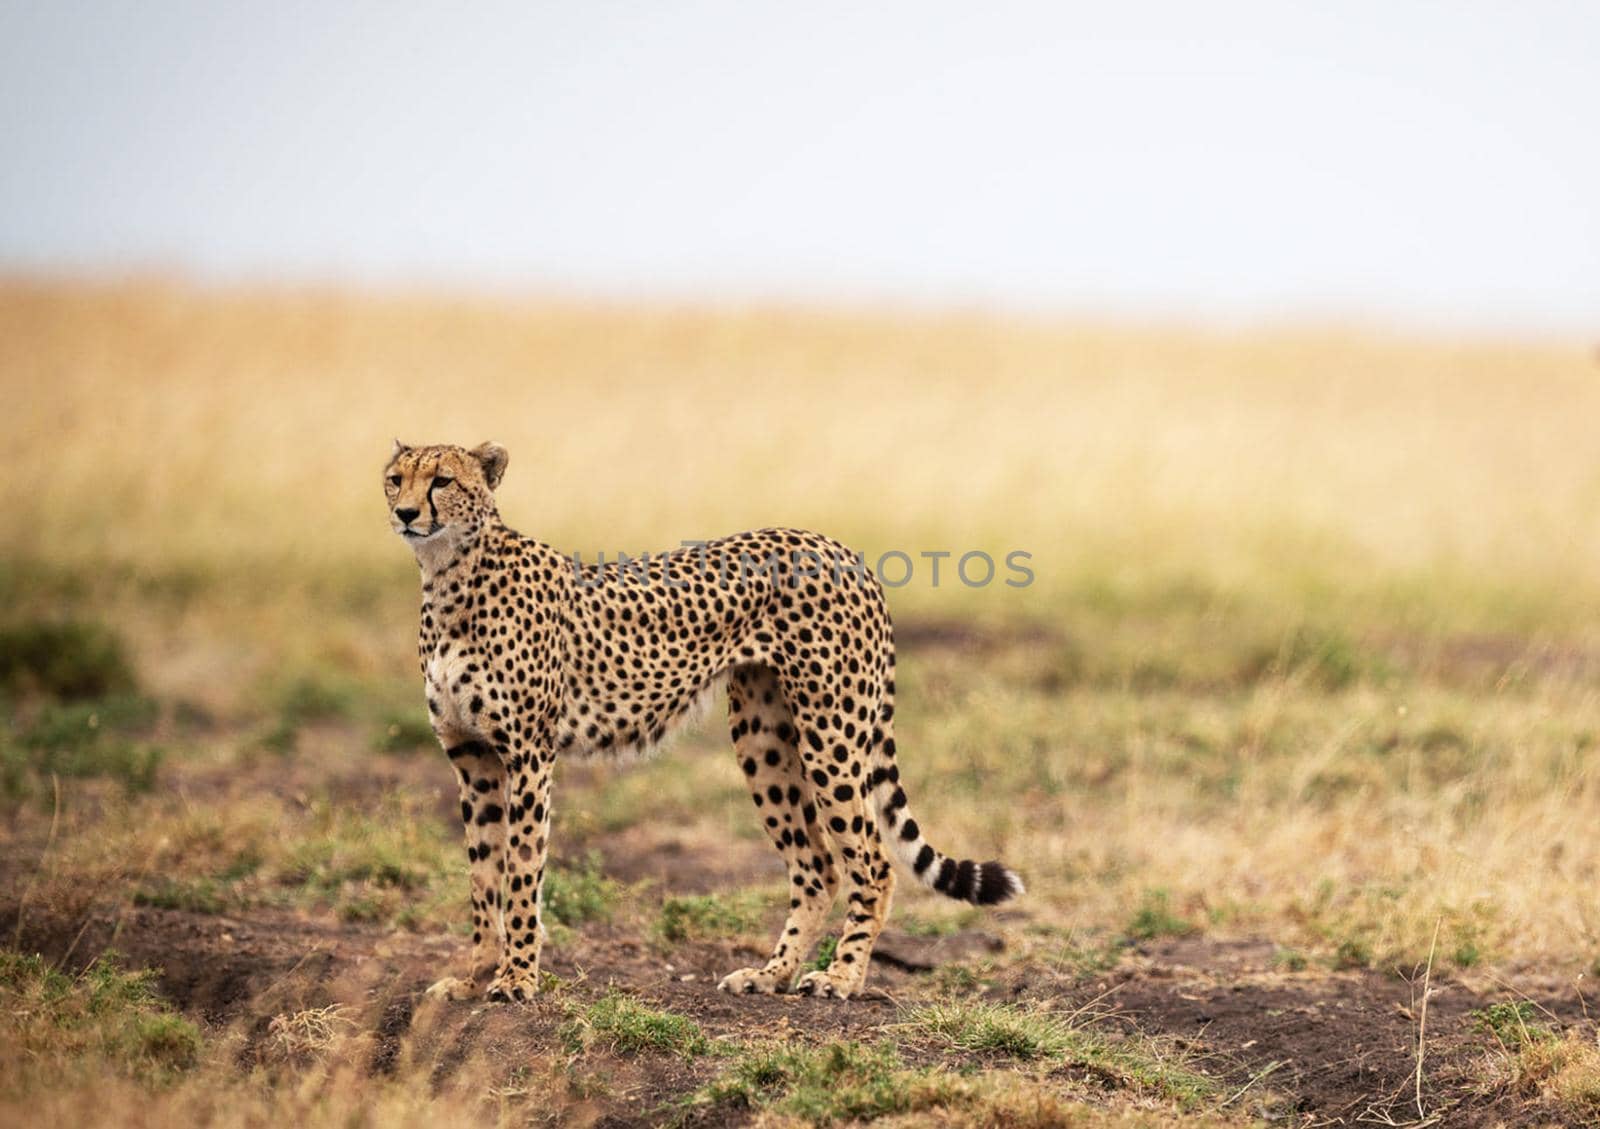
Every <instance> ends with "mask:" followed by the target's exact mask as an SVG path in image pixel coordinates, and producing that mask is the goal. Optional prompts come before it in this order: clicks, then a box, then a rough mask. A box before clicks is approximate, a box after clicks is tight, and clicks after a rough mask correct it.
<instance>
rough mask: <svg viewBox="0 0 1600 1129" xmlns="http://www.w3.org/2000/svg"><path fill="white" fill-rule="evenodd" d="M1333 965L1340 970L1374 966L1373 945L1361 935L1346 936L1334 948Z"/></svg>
mask: <svg viewBox="0 0 1600 1129" xmlns="http://www.w3.org/2000/svg"><path fill="white" fill-rule="evenodd" d="M1333 967H1334V968H1336V969H1338V970H1340V971H1347V970H1351V969H1358V968H1371V967H1372V946H1371V945H1369V944H1367V942H1365V941H1363V940H1362V939H1361V938H1359V937H1346V938H1345V939H1344V940H1342V941H1340V942H1339V945H1338V947H1337V948H1335V949H1334V950H1333Z"/></svg>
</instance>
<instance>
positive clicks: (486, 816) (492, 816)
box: [478, 804, 506, 827]
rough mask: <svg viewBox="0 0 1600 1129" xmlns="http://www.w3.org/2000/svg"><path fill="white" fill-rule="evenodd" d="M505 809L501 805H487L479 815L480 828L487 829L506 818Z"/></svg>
mask: <svg viewBox="0 0 1600 1129" xmlns="http://www.w3.org/2000/svg"><path fill="white" fill-rule="evenodd" d="M505 814H506V813H505V809H504V808H502V807H501V806H500V805H499V804H485V805H484V806H483V810H482V811H481V812H479V813H478V826H479V827H485V826H487V825H488V824H491V823H499V822H500V821H501V820H502V819H504V818H505Z"/></svg>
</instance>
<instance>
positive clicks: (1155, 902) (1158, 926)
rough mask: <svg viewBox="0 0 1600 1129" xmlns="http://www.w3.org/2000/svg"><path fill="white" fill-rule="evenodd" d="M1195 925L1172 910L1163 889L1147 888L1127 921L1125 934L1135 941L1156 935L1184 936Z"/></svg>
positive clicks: (1191, 931)
mask: <svg viewBox="0 0 1600 1129" xmlns="http://www.w3.org/2000/svg"><path fill="white" fill-rule="evenodd" d="M1194 932H1196V929H1195V926H1194V925H1193V924H1192V923H1190V922H1188V921H1185V920H1184V919H1183V918H1181V917H1179V916H1178V915H1177V914H1175V913H1173V912H1172V909H1171V907H1170V904H1169V899H1168V896H1167V892H1166V891H1165V890H1147V891H1145V895H1144V900H1143V901H1142V902H1140V904H1139V908H1138V910H1136V911H1135V912H1134V915H1133V918H1132V919H1131V920H1130V921H1129V922H1128V926H1127V934H1128V936H1129V937H1131V938H1133V939H1134V940H1136V941H1149V940H1153V939H1155V938H1157V937H1186V936H1188V935H1189V934H1191V933H1194Z"/></svg>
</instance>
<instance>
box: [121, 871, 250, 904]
mask: <svg viewBox="0 0 1600 1129" xmlns="http://www.w3.org/2000/svg"><path fill="white" fill-rule="evenodd" d="M133 904H134V905H138V906H154V907H155V908H157V909H179V910H187V911H189V912H190V913H222V912H223V911H224V910H225V909H227V908H228V892H227V890H226V889H225V888H224V887H223V886H222V885H221V884H220V883H218V882H217V881H216V880H215V879H212V878H172V877H167V876H163V877H161V878H154V879H151V880H150V881H149V882H147V883H145V885H143V886H141V887H140V888H139V889H137V890H135V891H134V892H133Z"/></svg>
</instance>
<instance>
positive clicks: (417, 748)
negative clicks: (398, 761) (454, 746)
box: [372, 713, 439, 754]
mask: <svg viewBox="0 0 1600 1129" xmlns="http://www.w3.org/2000/svg"><path fill="white" fill-rule="evenodd" d="M438 745H439V742H438V740H437V739H436V738H435V737H434V735H433V726H431V725H429V724H428V719H427V718H426V717H423V716H418V715H417V714H416V713H392V714H389V715H388V716H387V717H384V718H382V719H381V720H380V721H379V723H378V733H377V735H376V736H375V737H374V738H373V741H372V747H373V748H374V749H376V750H377V751H378V752H380V753H400V754H405V753H417V752H423V751H426V750H429V749H436V748H438Z"/></svg>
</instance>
